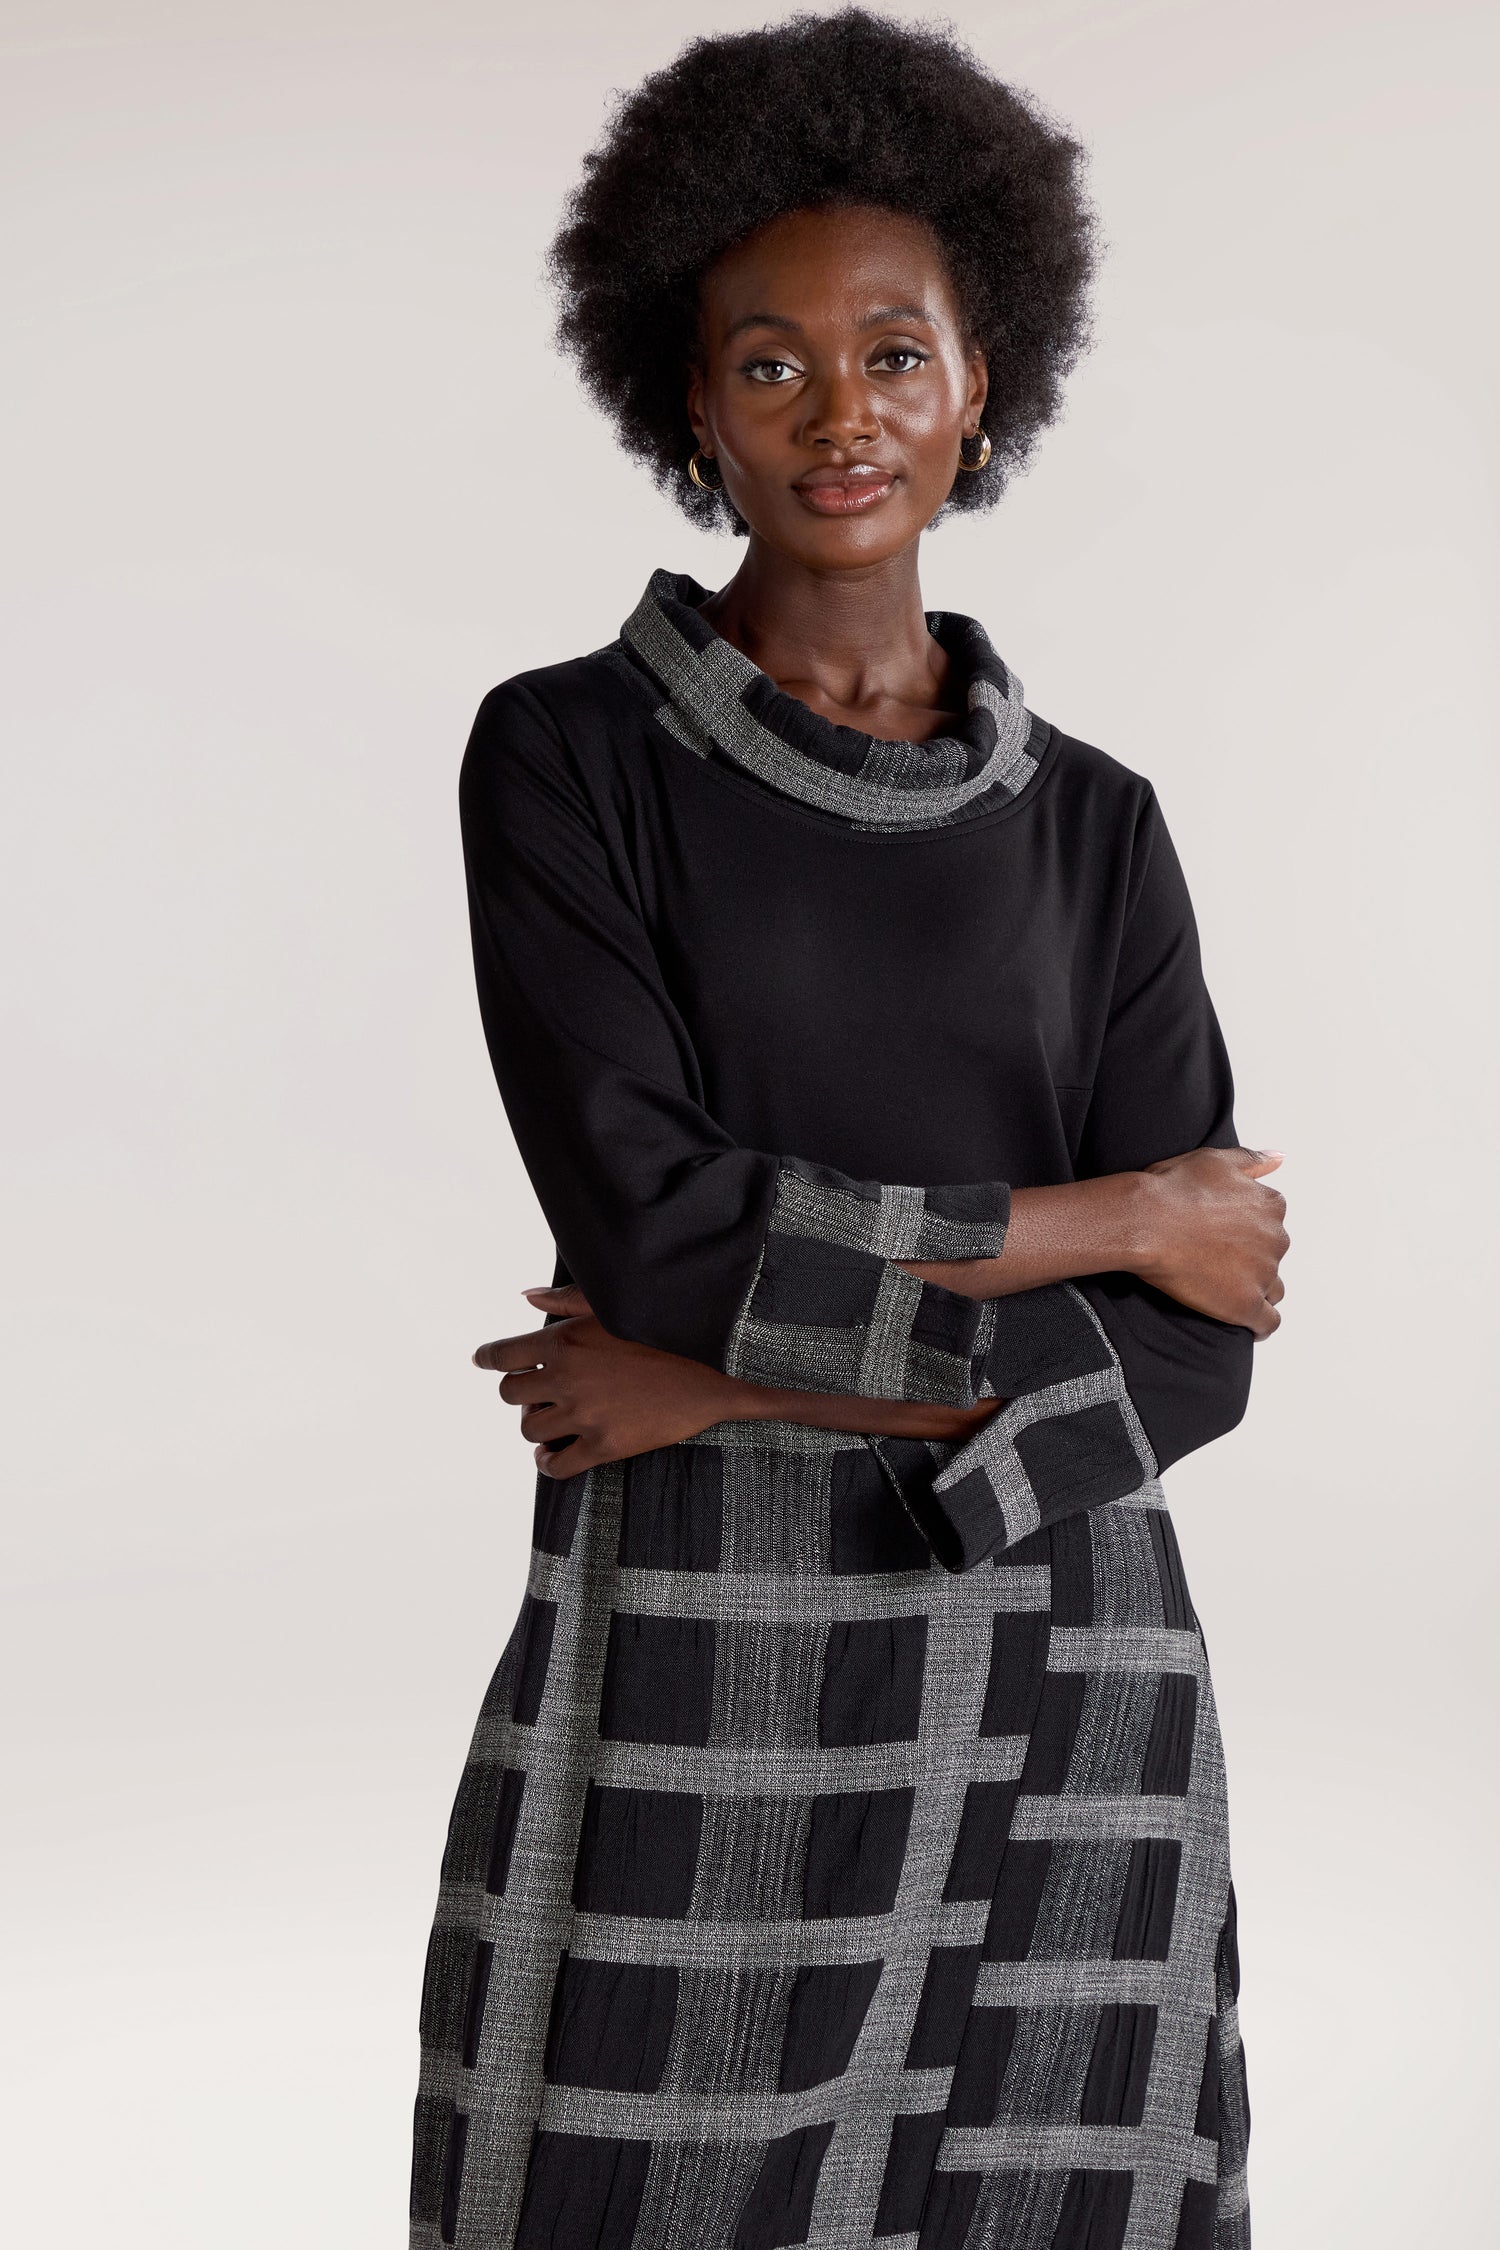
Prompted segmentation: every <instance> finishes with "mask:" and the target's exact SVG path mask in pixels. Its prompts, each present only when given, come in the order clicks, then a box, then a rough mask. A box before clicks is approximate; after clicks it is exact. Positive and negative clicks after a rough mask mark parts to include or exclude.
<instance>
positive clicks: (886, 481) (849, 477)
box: [792, 469, 896, 516]
mask: <svg viewBox="0 0 1500 2250" xmlns="http://www.w3.org/2000/svg"><path fill="white" fill-rule="evenodd" d="M895 482H896V479H895V477H894V476H893V475H892V473H891V471H890V470H889V469H852V470H849V471H848V472H847V473H845V474H841V475H838V476H829V475H828V474H827V473H826V471H821V472H818V473H817V474H816V475H814V476H811V477H804V478H803V479H802V481H801V482H800V483H799V484H794V485H793V486H792V490H793V491H794V492H795V493H796V495H797V498H798V499H799V500H800V501H801V502H802V503H803V505H804V507H808V508H811V509H813V510H814V512H815V513H816V514H818V515H820V516H853V515H858V513H859V512H860V510H861V509H863V508H873V507H875V506H877V505H878V504H879V502H880V501H882V500H884V499H885V498H886V496H887V494H888V493H889V492H890V491H891V488H892V487H893V485H894V484H895Z"/></svg>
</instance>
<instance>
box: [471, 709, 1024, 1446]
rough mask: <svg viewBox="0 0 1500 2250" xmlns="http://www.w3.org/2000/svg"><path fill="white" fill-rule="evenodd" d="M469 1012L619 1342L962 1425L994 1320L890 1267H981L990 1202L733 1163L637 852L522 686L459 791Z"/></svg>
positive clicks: (750, 1152) (772, 1164) (481, 722)
mask: <svg viewBox="0 0 1500 2250" xmlns="http://www.w3.org/2000/svg"><path fill="white" fill-rule="evenodd" d="M460 812H461V819H462V830H463V842H464V855H465V864H466V868H467V873H468V884H469V904H470V918H471V925H472V931H473V941H474V959H475V969H476V975H477V980H478V987H479V998H480V1009H481V1014H482V1017H483V1022H484V1028H485V1035H486V1039H487V1041H488V1045H489V1050H490V1055H491V1059H492V1062H493V1064H494V1069H495V1075H496V1078H497V1080H498V1083H499V1087H500V1092H501V1096H502V1099H503V1101H504V1104H505V1109H506V1113H507V1116H508V1118H509V1121H510V1125H511V1129H512V1131H513V1132H514V1135H515V1138H516V1143H517V1146H518V1148H519V1150H520V1153H521V1157H522V1161H523V1162H524V1164H525V1166H526V1169H527V1172H528V1174H529V1176H530V1178H531V1181H532V1185H533V1187H534V1188H535V1190H536V1194H537V1197H538V1200H539V1202H540V1203H541V1206H542V1210H543V1212H544V1214H545V1216H546V1219H547V1222H548V1224H549V1226H550V1227H551V1229H552V1233H553V1237H554V1239H555V1241H556V1243H557V1247H558V1252H559V1255H560V1257H561V1259H562V1261H563V1264H564V1266H565V1267H566V1269H567V1271H568V1272H569V1273H570V1274H571V1275H572V1276H573V1278H574V1279H575V1280H576V1281H577V1282H578V1284H579V1286H580V1287H581V1288H582V1289H583V1291H584V1293H585V1295H586V1296H587V1298H588V1300H589V1303H590V1304H591V1305H592V1307H593V1309H594V1311H595V1312H596V1313H597V1314H598V1316H599V1318H600V1320H601V1321H602V1322H603V1324H604V1326H605V1327H606V1328H608V1329H609V1330H610V1331H611V1332H612V1333H613V1334H615V1335H618V1336H622V1337H626V1338H629V1339H632V1340H633V1341H636V1342H640V1343H646V1344H652V1345H655V1346H656V1347H657V1348H659V1349H661V1350H664V1351H671V1352H677V1353H680V1354H683V1355H685V1356H686V1357H688V1358H693V1359H699V1360H702V1361H704V1362H705V1363H706V1364H708V1365H711V1366H718V1367H722V1368H724V1369H725V1370H726V1371H727V1372H728V1373H730V1374H733V1375H737V1376H741V1377H744V1378H746V1379H747V1380H751V1381H758V1382H764V1383H771V1384H776V1385H780V1386H784V1387H787V1388H794V1389H799V1390H811V1391H824V1392H844V1393H849V1394H853V1395H858V1396H865V1397H875V1398H906V1399H919V1400H931V1401H939V1402H943V1403H947V1404H953V1405H972V1404H974V1403H976V1402H977V1400H978V1399H979V1398H980V1397H982V1396H984V1395H987V1394H986V1392H985V1391H984V1390H983V1388H982V1386H983V1384H984V1382H985V1378H986V1370H987V1367H988V1363H989V1357H990V1352H991V1346H992V1343H993V1339H994V1334H995V1325H996V1314H995V1310H994V1308H993V1307H991V1306H988V1305H976V1304H974V1303H972V1302H971V1301H970V1300H969V1299H967V1298H964V1297H961V1296H958V1295H956V1294H955V1293H953V1292H951V1291H948V1290H945V1289H941V1288H938V1287H936V1286H935V1285H933V1284H930V1283H923V1282H919V1281H918V1280H916V1278H915V1277H914V1276H912V1275H910V1274H908V1273H905V1272H904V1271H902V1270H901V1268H900V1267H899V1266H898V1265H897V1264H896V1263H894V1261H895V1260H897V1259H903V1258H911V1259H923V1258H930V1259H950V1258H977V1257H992V1256H995V1255H997V1254H998V1253H999V1251H1000V1249H1001V1247H1002V1245H1003V1243H1004V1239H1005V1225H1006V1220H1007V1217H1008V1214H1009V1205H1010V1196H1009V1189H1008V1188H1007V1187H1006V1186H1005V1184H1004V1183H1003V1182H993V1183H982V1184H980V1185H977V1186H976V1185H972V1184H971V1185H959V1186H954V1187H943V1186H931V1185H928V1186H922V1185H913V1184H887V1183H881V1182H872V1181H861V1180H854V1179H850V1178H848V1177H847V1176H846V1175H844V1174H842V1173H840V1172H838V1171H836V1170H834V1169H832V1168H830V1167H828V1166H826V1165H822V1164H819V1163H817V1162H816V1161H812V1160H809V1159H807V1158H804V1157H802V1156H800V1155H799V1154H798V1153H797V1152H795V1151H765V1150H756V1149H748V1148H742V1147H740V1146H738V1145H736V1143H735V1142H734V1141H733V1140H732V1139H731V1138H730V1136H729V1135H728V1134H727V1133H725V1132H724V1131H723V1130H722V1129H721V1128H720V1126H719V1125H718V1124H717V1123H716V1122H715V1120H714V1119H713V1117H712V1116H711V1115H710V1114H709V1112H708V1110H707V1109H706V1107H705V1106H704V1100H703V1088H702V1083H701V1073H700V1070H699V1065H698V1061H697V1058H696V1057H695V1055H694V1052H693V1047H692V1043H691V1040H690V1038H689V1036H688V1033H687V1030H686V1028H685V1025H684V1023H683V1021H682V1018H681V1015H680V1013H679V1011H678V1009H677V1008H676V1007H675V1006H674V1004H673V1001H672V998H671V995H670V993H669V992H668V990H667V988H666V985H665V982H664V979H663V976H662V972H661V969H660V966H659V963H658V959H657V956H656V953H655V950H654V949H653V946H652V944H651V941H650V936H649V933H648V930H647V927H646V922H645V918H644V915H643V911H642V906H641V901H640V899H639V897H638V895H637V875H636V872H635V870H634V869H633V868H632V867H631V865H630V863H629V855H628V853H627V852H626V851H625V850H624V848H623V845H622V844H620V843H619V842H618V840H617V841H616V843H615V844H614V846H613V848H612V847H611V843H610V840H609V836H608V834H607V830H608V828H609V825H610V824H609V823H608V822H607V821H606V820H604V819H602V818H601V816H600V808H599V807H598V806H597V805H596V804H595V803H594V802H593V801H592V800H591V798H590V795H589V791H588V788H587V786H586V782H585V779H584V777H583V775H582V773H581V772H580V770H579V768H578V765H577V763H576V761H575V759H574V758H573V757H572V755H571V754H570V751H569V747H568V744H567V742H566V740H565V739H564V734H563V731H562V730H561V729H560V728H559V727H557V726H556V725H555V724H554V723H553V720H552V717H551V715H550V714H549V712H548V711H547V710H546V709H545V708H544V707H543V705H542V704H541V702H540V701H539V699H538V698H537V697H536V696H535V695H534V694H533V693H532V692H531V690H530V689H528V687H527V686H526V685H525V683H524V681H510V682H507V683H506V684H505V685H504V686H503V687H500V688H497V689H495V690H494V691H493V692H492V693H491V694H490V695H489V696H488V697H487V698H486V699H485V702H484V703H483V705H482V706H481V708H480V712H479V716H478V718H477V719H476V721H475V725H474V730H473V733H472V735H471V737H470V741H469V746H468V750H467V752H466V754H465V758H464V764H463V770H462V775H461V780H460Z"/></svg>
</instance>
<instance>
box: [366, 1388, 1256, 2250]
mask: <svg viewBox="0 0 1500 2250" xmlns="http://www.w3.org/2000/svg"><path fill="white" fill-rule="evenodd" d="M919 1450H920V1451H921V1452H923V1453H924V1454H925V1453H926V1449H919ZM894 1465H895V1468H896V1471H897V1472H898V1473H897V1474H896V1475H894V1476H893V1474H892V1466H893V1464H892V1461H891V1460H890V1459H882V1457H881V1453H880V1451H879V1450H877V1448H876V1447H875V1446H873V1445H871V1444H870V1443H867V1442H866V1441H863V1440H860V1439H853V1438H842V1437H836V1436H833V1435H831V1434H827V1433H820V1432H815V1431H811V1430H807V1429H800V1428H799V1429H792V1428H790V1427H787V1428H774V1427H773V1428H767V1427H766V1426H764V1425H739V1424H725V1425H722V1426H721V1427H720V1428H719V1429H717V1430H714V1431H710V1432H707V1433H705V1434H704V1436H703V1437H702V1438H701V1439H699V1440H698V1441H696V1442H694V1443H693V1444H691V1445H684V1446H677V1447H673V1448H670V1449H668V1450H666V1451H664V1452H662V1453H657V1454H648V1455H645V1456H642V1457H641V1458H639V1459H638V1460H635V1461H631V1462H626V1463H624V1464H620V1465H616V1466H614V1467H611V1468H606V1469H602V1470H596V1471H594V1472H592V1473H591V1474H589V1475H588V1476H586V1477H580V1478H577V1479H574V1480H572V1482H571V1483H567V1484H561V1485H559V1484H553V1483H551V1482H549V1481H548V1480H545V1479H543V1480H539V1490H538V1500H537V1522H536V1536H535V1545H534V1553H533V1561H532V1571H531V1579H530V1586H529V1590H528V1593H527V1596H526V1600H525V1603H524V1605H523V1608H522V1612H521V1615H520V1617H519V1618H518V1620H517V1624H516V1629H515V1632H514V1633H513V1635H512V1638H511V1641H510V1644H509V1646H508V1647H507V1649H506V1651H505V1654H504V1656H503V1657H502V1659H501V1662H500V1665H499V1667H498V1669H497V1672H496V1675H495V1679H494V1681H493V1683H492V1686H491V1689H490V1692H489V1695H488V1697H487V1699H486V1702H485V1706H484V1710H483V1712H482V1714H481V1717H480V1721H479V1726H478V1729H477V1732H476V1735H475V1739H474V1744H473V1749H472V1752H471V1755H470V1760H469V1763H468V1765H467V1767H466V1770H465V1772H464V1775H463V1779H462V1783H461V1786H460V1789H459V1794H458V1799H457V1802H456V1804H455V1806H454V1812H453V1820H452V1824H451V1828H450V1835H449V1843H448V1851H447V1855H446V1859H445V1863H444V1870H443V1883H442V1890H441V1896H440V1902H439V1908H438V1915H437V1922H436V1926H435V1929H434V1932H433V1937H432V1942H431V1947H430V1950H429V1957H428V1970H427V1976H426V1980H425V1989H424V1998H423V2011H422V2082H421V2092H420V2096H419V2099H418V2104H417V2119H416V2147H415V2156H414V2164H413V2180H412V2235H411V2240H412V2244H413V2250H438V2246H439V2245H448V2244H456V2245H458V2246H459V2250H510V2246H512V2245H514V2246H516V2250H541V2246H542V2245H546V2246H547V2250H605V2246H606V2245H608V2246H610V2250H626V2246H628V2245H637V2246H640V2250H719V2246H723V2250H779V2246H781V2245H783V2244H802V2243H806V2244H809V2245H814V2244H815V2245H819V2246H820V2250H869V2246H871V2245H876V2246H879V2250H1248V2243H1249V2220H1248V2208H1247V2201H1246V2188H1245V2143H1246V2135H1247V2131H1248V2117H1247V2110H1246V2102H1245V2090H1244V2075H1243V2059H1242V2054H1241V2049H1240V2042H1239V2035H1238V2027H1237V2020H1236V1994H1237V1986H1238V1968H1237V1962H1236V1956H1235V1944H1234V1922H1233V1894H1232V1890H1231V1887H1230V1880H1229V1861H1228V1843H1227V1822H1226V1813H1225V1794H1224V1777H1223V1767H1222V1759H1221V1754H1220V1747H1219V1738H1218V1730H1217V1723H1216V1720H1215V1715H1214V1708H1213V1698H1212V1691H1211V1687H1210V1683H1209V1678H1208V1673H1207V1668H1206V1663H1205V1659H1204V1653H1203V1643H1202V1639H1201V1636H1200V1634H1199V1632H1198V1629H1197V1624H1196V1620H1195V1619H1194V1617H1193V1614H1192V1610H1191V1607H1190V1604H1189V1600H1188V1596H1187V1592H1186V1587H1185V1584H1184V1581H1183V1576H1182V1570H1181V1564H1180V1560H1179V1557H1178V1553H1177V1546H1176V1541H1175V1538H1174V1537H1173V1533H1172V1527H1171V1522H1170V1519H1169V1517H1168V1516H1167V1515H1166V1513H1165V1511H1164V1509H1163V1508H1162V1505H1161V1494H1160V1488H1159V1486H1157V1485H1155V1484H1154V1483H1153V1482H1149V1481H1148V1482H1145V1483H1138V1487H1137V1489H1135V1490H1134V1491H1132V1492H1131V1493H1130V1494H1129V1495H1128V1496H1127V1497H1124V1498H1116V1499H1112V1500H1110V1501H1109V1502H1107V1503H1106V1504H1103V1505H1094V1506H1089V1507H1075V1508H1073V1510H1072V1511H1071V1512H1067V1513H1062V1514H1059V1515H1058V1516H1056V1518H1055V1519H1054V1520H1051V1521H1046V1520H1044V1521H1042V1522H1041V1523H1040V1524H1039V1525H1037V1526H1035V1527H1034V1528H1032V1529H1031V1530H1030V1531H1029V1532H1028V1533H1025V1534H1023V1535H1021V1536H1019V1537H1017V1538H1014V1539H1011V1540H1009V1541H1008V1543H1005V1544H1003V1545H999V1546H996V1547H995V1548H994V1549H993V1551H992V1552H991V1554H990V1555H989V1557H988V1558H987V1559H986V1560H984V1561H982V1562H981V1563H980V1564H979V1565H978V1566H977V1567H972V1568H968V1569H964V1570H952V1569H945V1568H943V1567H942V1566H941V1565H940V1564H938V1563H936V1562H935V1561H934V1558H933V1551H932V1548H931V1547H930V1545H929V1543H928V1539H927V1538H926V1537H924V1536H923V1534H922V1532H921V1531H920V1530H919V1529H918V1528H917V1524H916V1522H915V1521H914V1516H913V1511H912V1509H911V1507H910V1506H909V1505H907V1504H904V1503H903V1498H902V1497H901V1494H902V1493H903V1492H904V1493H906V1494H907V1495H908V1497H909V1496H910V1494H911V1493H912V1492H913V1491H917V1490H920V1489H921V1488H922V1487H923V1485H924V1475H923V1473H921V1471H922V1465H921V1464H920V1463H915V1462H913V1461H912V1460H910V1459H908V1460H906V1461H904V1462H903V1461H902V1460H901V1459H900V1458H899V1457H898V1458H897V1460H896V1461H895V1464H894ZM932 1465H933V1460H932V1456H931V1455H929V1456H928V1457H927V1461H926V1470H925V1482H926V1484H927V1485H930V1484H931V1482H932V1476H931V1471H932ZM1136 1476H1137V1479H1139V1476H1140V1471H1139V1469H1137V1471H1136Z"/></svg>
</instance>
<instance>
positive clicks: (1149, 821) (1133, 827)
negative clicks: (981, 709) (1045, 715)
mask: <svg viewBox="0 0 1500 2250" xmlns="http://www.w3.org/2000/svg"><path fill="white" fill-rule="evenodd" d="M1040 724H1041V725H1042V726H1043V727H1045V729H1046V743H1045V747H1044V749H1043V753H1042V758H1041V764H1040V769H1039V772H1038V777H1037V778H1038V780H1039V781H1044V782H1045V796H1046V798H1047V799H1048V800H1050V805H1051V809H1052V815H1053V818H1054V820H1056V821H1057V822H1059V823H1060V824H1063V825H1066V826H1068V827H1073V826H1075V825H1077V826H1080V827H1082V828H1083V829H1085V830H1086V831H1088V832H1089V833H1090V834H1095V835H1097V834H1099V833H1101V832H1103V833H1105V834H1109V835H1112V836H1115V837H1118V838H1120V839H1121V840H1126V841H1128V840H1129V839H1131V838H1133V837H1136V836H1138V835H1140V834H1142V833H1144V832H1147V831H1149V830H1151V829H1152V828H1154V827H1155V826H1156V824H1157V823H1158V822H1159V821H1160V819H1161V812H1160V807H1159V806H1158V804H1157V799H1156V791H1155V789H1154V788H1153V786H1152V784H1151V782H1150V781H1149V780H1148V779H1147V777H1146V776H1145V774H1143V773H1138V772H1137V771H1136V769H1135V767H1134V766H1128V765H1126V764H1125V762H1124V760H1123V759H1121V758H1115V757H1111V756H1110V754H1109V752H1108V751H1107V750H1101V749H1100V748H1099V747H1098V745H1097V744H1096V743H1093V742H1088V741H1086V740H1085V739H1084V737H1083V736H1082V735H1077V734H1069V733H1068V732H1067V731H1066V729H1065V728H1063V727H1060V726H1058V725H1056V723H1055V722H1053V721H1052V720H1042V721H1041V722H1040Z"/></svg>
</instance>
